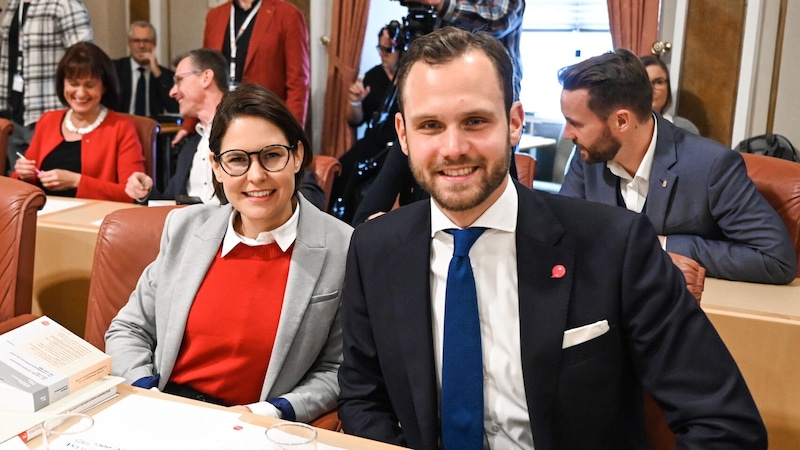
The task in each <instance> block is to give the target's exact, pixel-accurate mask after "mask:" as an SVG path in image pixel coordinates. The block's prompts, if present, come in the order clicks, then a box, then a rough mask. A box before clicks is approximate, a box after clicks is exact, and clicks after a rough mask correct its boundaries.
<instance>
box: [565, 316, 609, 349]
mask: <svg viewBox="0 0 800 450" xmlns="http://www.w3.org/2000/svg"><path fill="white" fill-rule="evenodd" d="M608 330H609V327H608V320H601V321H599V322H595V323H590V324H589V325H584V326H582V327H578V328H573V329H571V330H567V331H565V332H564V341H563V342H562V343H561V348H562V349H565V348H570V347H572V346H575V345H578V344H583V343H584V342H586V341H590V340H592V339H594V338H596V337H598V336H602V335H604V334H606V333H607V332H608Z"/></svg>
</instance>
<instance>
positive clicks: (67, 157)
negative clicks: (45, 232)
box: [12, 42, 144, 202]
mask: <svg viewBox="0 0 800 450" xmlns="http://www.w3.org/2000/svg"><path fill="white" fill-rule="evenodd" d="M56 91H57V93H58V98H59V99H60V100H61V103H63V104H65V105H68V106H69V109H66V110H58V111H50V112H46V113H45V114H43V115H42V117H41V118H40V119H39V121H38V123H37V124H36V130H35V131H34V134H33V140H32V141H31V145H30V147H28V150H27V152H26V154H25V157H24V158H20V159H18V160H17V163H16V165H15V166H14V169H15V171H14V173H13V174H12V177H14V178H19V179H20V180H24V181H27V182H29V183H33V184H37V185H39V186H40V187H41V188H42V189H44V190H45V192H46V193H47V194H49V195H60V196H65V197H80V198H94V199H100V200H115V201H121V202H130V201H131V199H130V197H128V196H127V195H126V194H125V183H126V182H127V180H128V177H130V175H131V174H132V173H133V172H137V171H138V172H141V171H143V170H144V155H143V153H142V145H141V143H140V142H139V137H138V135H137V134H136V128H135V127H134V125H133V122H131V121H130V120H129V119H127V118H125V117H124V116H121V115H119V114H117V113H115V112H113V111H111V110H110V108H111V107H113V106H115V105H116V104H117V102H118V99H119V82H118V81H117V78H116V72H115V71H114V68H113V66H112V65H111V60H110V59H109V57H108V55H106V54H105V53H104V52H103V51H102V50H101V49H100V48H99V47H97V46H96V45H94V44H91V43H88V42H80V43H78V44H75V45H73V46H71V47H70V48H69V49H67V52H66V53H65V54H64V57H63V58H61V61H60V62H59V63H58V69H57V71H56Z"/></svg>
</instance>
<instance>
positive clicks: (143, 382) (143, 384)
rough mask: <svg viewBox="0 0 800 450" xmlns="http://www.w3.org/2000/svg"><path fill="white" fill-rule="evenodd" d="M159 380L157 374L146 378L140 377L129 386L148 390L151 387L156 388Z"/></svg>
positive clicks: (159, 376)
mask: <svg viewBox="0 0 800 450" xmlns="http://www.w3.org/2000/svg"><path fill="white" fill-rule="evenodd" d="M160 378H161V375H159V374H155V375H150V376H148V377H142V378H139V379H138V380H136V381H134V382H133V383H131V386H135V387H140V388H144V389H150V388H153V387H155V388H158V380H159V379H160Z"/></svg>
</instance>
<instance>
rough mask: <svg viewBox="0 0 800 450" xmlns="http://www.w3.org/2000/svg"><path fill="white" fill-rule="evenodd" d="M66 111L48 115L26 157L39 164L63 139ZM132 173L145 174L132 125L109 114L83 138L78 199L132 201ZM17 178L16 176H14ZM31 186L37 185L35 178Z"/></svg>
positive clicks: (43, 117) (140, 147)
mask: <svg viewBox="0 0 800 450" xmlns="http://www.w3.org/2000/svg"><path fill="white" fill-rule="evenodd" d="M66 113H67V110H66V109H62V110H58V111H50V112H46V113H44V114H43V115H42V117H41V118H40V119H39V122H37V123H36V131H35V132H34V133H33V140H32V141H31V145H30V147H28V150H27V151H26V152H25V158H27V159H31V160H34V161H36V162H37V164H40V163H41V162H42V161H44V159H45V158H46V157H47V155H49V154H50V152H52V151H53V150H54V149H55V148H56V147H57V146H58V145H59V144H60V143H61V142H62V141H63V140H64V136H63V135H62V134H61V123H62V122H63V121H64V115H66ZM133 172H144V154H143V153H142V144H141V143H140V142H139V136H138V135H137V134H136V128H135V126H134V125H133V122H132V121H130V120H129V119H126V118H125V117H123V116H121V115H120V114H118V113H115V112H114V111H110V110H109V111H108V116H106V118H105V120H103V123H102V124H101V125H100V126H99V127H97V129H95V130H94V131H92V132H90V133H87V134H84V135H83V138H82V139H81V181H80V183H78V192H77V193H76V195H75V196H76V197H78V198H93V199H98V200H114V201H118V202H132V201H133V200H132V199H131V198H130V197H128V196H127V195H126V194H125V184H126V183H127V182H128V177H130V176H131V174H132V173H133ZM11 176H12V177H13V178H18V177H17V173H16V172H14V173H13V174H11ZM25 181H28V182H30V183H36V181H37V178H36V176H34V177H33V178H31V179H30V180H25Z"/></svg>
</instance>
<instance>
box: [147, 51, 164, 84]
mask: <svg viewBox="0 0 800 450" xmlns="http://www.w3.org/2000/svg"><path fill="white" fill-rule="evenodd" d="M142 59H146V60H147V67H148V68H149V69H150V72H153V75H154V76H155V77H156V78H158V77H160V76H161V67H159V66H158V57H157V56H156V54H155V52H147V53H142Z"/></svg>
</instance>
